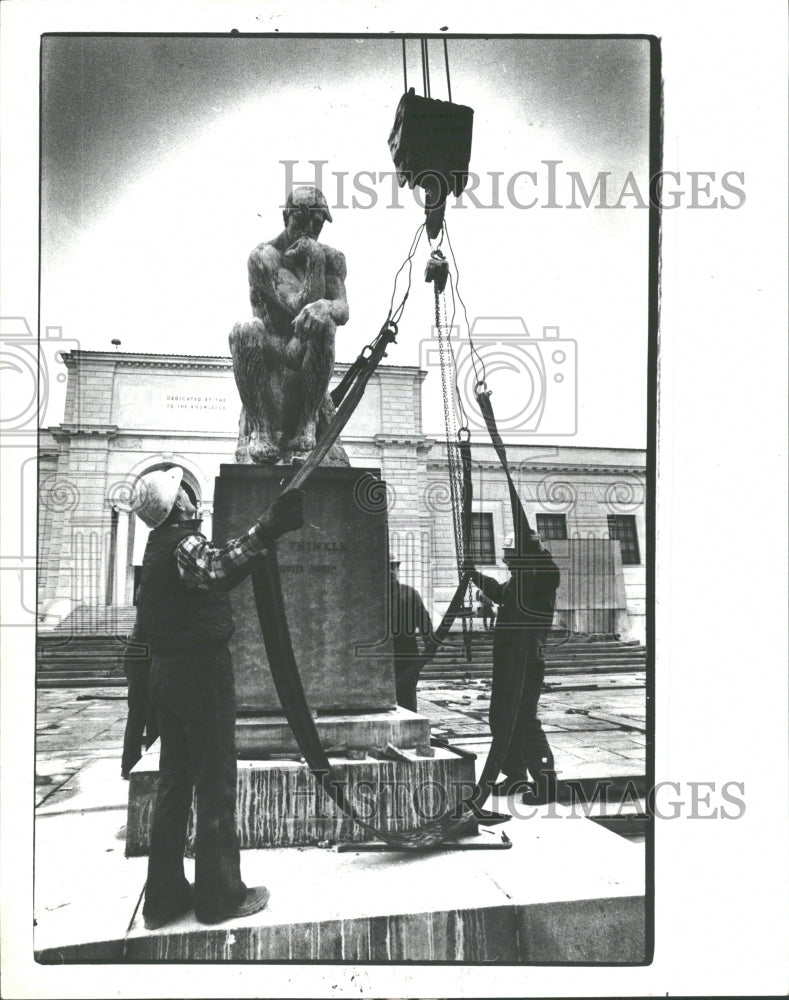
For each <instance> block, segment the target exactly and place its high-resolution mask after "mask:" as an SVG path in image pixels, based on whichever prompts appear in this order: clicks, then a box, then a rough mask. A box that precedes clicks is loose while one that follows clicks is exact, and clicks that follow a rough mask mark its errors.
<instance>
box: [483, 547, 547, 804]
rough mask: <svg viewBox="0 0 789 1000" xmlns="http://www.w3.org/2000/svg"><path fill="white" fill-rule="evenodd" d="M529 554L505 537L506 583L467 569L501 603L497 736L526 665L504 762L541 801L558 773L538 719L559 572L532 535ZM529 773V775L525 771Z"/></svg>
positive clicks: (496, 644) (494, 698)
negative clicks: (533, 788) (530, 785)
mask: <svg viewBox="0 0 789 1000" xmlns="http://www.w3.org/2000/svg"><path fill="white" fill-rule="evenodd" d="M526 552H527V554H525V555H520V556H519V555H518V554H517V553H516V550H515V548H514V547H513V546H512V539H506V540H505V543H504V550H503V555H502V558H503V561H504V564H505V565H506V567H507V569H508V570H509V571H510V578H509V580H507V582H506V583H503V584H502V583H499V582H498V581H497V580H494V579H493V578H492V577H489V576H483V575H482V574H481V573H479V572H478V571H477V570H476V569H475V568H474V566H473V564H472V563H471V562H470V561H467V563H466V565H465V568H466V569H467V570H469V571H470V572H471V578H472V580H473V582H474V583H475V584H476V586H477V587H479V589H480V590H481V591H482V592H483V593H484V594H486V595H487V596H488V597H489V598H490V600H492V601H493V602H494V603H496V604H498V605H499V613H498V617H497V620H496V627H495V630H494V633H493V685H492V690H491V697H490V717H489V718H490V728H491V732H492V733H493V735H494V737H498V738H503V737H504V736H505V735H506V732H505V730H506V726H507V721H508V719H509V718H510V706H511V704H512V699H513V696H514V693H513V672H514V671H517V670H519V669H523V670H524V671H525V672H526V674H525V677H524V685H523V693H522V695H521V699H520V707H519V709H518V714H517V717H516V719H515V724H514V726H513V729H512V737H511V739H510V744H509V747H508V749H507V753H506V756H505V757H504V760H503V762H502V767H501V769H502V771H503V772H504V774H505V775H506V776H507V778H508V779H510V781H509V782H508V784H509V783H510V782H518V781H525V780H527V777H528V775H531V777H532V779H533V780H534V781H535V782H536V785H537V798H536V801H538V802H548V801H553V800H554V799H555V798H556V771H555V770H554V760H553V754H552V753H551V748H550V746H549V745H548V740H547V739H546V736H545V733H544V732H543V729H542V725H541V724H540V720H539V718H538V717H537V705H538V702H539V700H540V693H541V690H542V681H543V677H544V676H545V659H544V655H543V651H544V645H545V639H546V637H547V634H548V632H549V631H550V628H551V624H552V622H553V611H554V605H555V603H556V591H557V589H558V587H559V581H560V573H559V568H558V567H557V565H556V563H555V562H554V561H553V559H552V558H551V554H550V552H549V551H548V550H547V549H546V548H544V547H543V546H542V545H541V544H540V541H539V538H538V536H537V535H534V534H533V535H532V536H531V539H530V541H529V543H527V546H526ZM527 772H528V774H527Z"/></svg>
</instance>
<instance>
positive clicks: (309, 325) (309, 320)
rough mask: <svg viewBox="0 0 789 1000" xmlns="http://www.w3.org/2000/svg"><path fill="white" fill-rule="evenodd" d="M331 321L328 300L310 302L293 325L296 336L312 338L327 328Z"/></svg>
mask: <svg viewBox="0 0 789 1000" xmlns="http://www.w3.org/2000/svg"><path fill="white" fill-rule="evenodd" d="M330 319H331V313H330V311H329V303H328V302H327V301H326V299H318V300H317V302H308V303H307V305H306V306H304V308H303V309H302V310H301V312H300V313H299V314H298V316H297V317H296V318H295V319H294V320H293V323H292V324H291V325H292V327H293V329H294V331H295V333H296V336H298V337H301V338H304V337H312V336H314V335H315V334H316V333H320V332H321V331H322V330H324V329H325V328H326V325H327V323H328V321H329V320H330Z"/></svg>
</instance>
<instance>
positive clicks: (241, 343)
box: [230, 186, 350, 465]
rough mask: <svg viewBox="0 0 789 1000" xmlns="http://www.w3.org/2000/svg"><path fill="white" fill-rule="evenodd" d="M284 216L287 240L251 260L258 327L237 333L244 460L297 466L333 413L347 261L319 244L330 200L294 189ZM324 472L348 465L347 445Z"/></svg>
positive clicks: (251, 324) (239, 454)
mask: <svg viewBox="0 0 789 1000" xmlns="http://www.w3.org/2000/svg"><path fill="white" fill-rule="evenodd" d="M282 217H283V219H284V222H285V229H284V230H283V231H282V232H281V233H280V234H279V236H277V237H276V239H274V240H271V241H270V242H267V243H261V244H260V245H259V246H257V247H255V249H254V250H253V251H252V253H251V254H250V255H249V265H248V266H249V298H250V302H251V304H252V312H253V315H254V319H252V320H250V321H248V322H246V323H236V325H235V326H234V327H233V330H232V332H231V334H230V353H231V355H232V357H233V371H234V373H235V377H236V385H237V386H238V392H239V395H240V396H241V405H242V409H241V419H240V421H239V433H238V447H237V449H236V461H237V462H241V463H246V464H249V463H253V464H256V465H270V464H274V463H277V462H279V463H282V464H290V463H292V462H293V461H294V460H295V461H296V462H298V461H299V460H303V459H304V458H305V457H306V456H307V455H308V454H309V452H310V451H311V450H312V449H313V448H314V446H315V439H316V433H317V434H320V432H321V429H322V428H323V427H324V426H325V425H326V423H327V422H328V421H329V420H331V418H332V416H333V414H334V406H333V404H332V401H331V398H330V397H329V395H328V393H327V388H328V385H329V379H330V378H331V375H332V371H333V370H334V334H335V331H336V329H337V327H338V326H342V325H343V324H345V323H347V322H348V302H347V300H346V297H345V273H346V271H345V257H344V256H343V254H341V253H340V251H339V250H334V249H332V248H331V247H328V246H326V245H325V244H323V243H318V236H319V235H320V232H321V229H322V228H323V225H324V222H326V221H328V222H331V221H332V217H331V213H330V212H329V206H328V204H327V202H326V199H325V198H324V196H323V194H322V193H321V192H320V191H319V190H318V188H315V187H311V186H304V187H297V188H294V190H293V191H292V192H291V193H290V194H289V195H288V200H287V203H286V206H285V210H284V212H283V213H282ZM324 464H326V465H349V464H350V463H349V462H348V457H347V455H346V454H345V450H344V448H343V447H342V445H341V444H340V443H339V441H337V442H335V444H334V445H333V447H332V449H331V451H329V453H328V455H327V456H326V458H325V459H324Z"/></svg>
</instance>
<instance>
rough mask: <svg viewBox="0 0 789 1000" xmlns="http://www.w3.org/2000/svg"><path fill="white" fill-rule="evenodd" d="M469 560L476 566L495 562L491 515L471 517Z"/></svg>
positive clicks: (473, 515)
mask: <svg viewBox="0 0 789 1000" xmlns="http://www.w3.org/2000/svg"><path fill="white" fill-rule="evenodd" d="M471 558H472V559H473V561H474V562H475V563H477V564H478V565H485V564H488V565H492V564H494V563H495V562H496V546H495V545H494V544H493V515H492V514H472V515H471Z"/></svg>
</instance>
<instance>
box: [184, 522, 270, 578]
mask: <svg viewBox="0 0 789 1000" xmlns="http://www.w3.org/2000/svg"><path fill="white" fill-rule="evenodd" d="M267 545H268V537H267V536H266V534H265V533H264V531H263V529H262V528H261V527H260V526H259V525H257V524H256V525H254V526H253V527H252V528H250V530H249V531H248V532H247V533H246V534H245V535H242V536H241V537H240V538H233V539H232V540H231V541H229V542H228V543H227V544H226V545H223V546H222V547H221V548H219V549H217V548H214V546H213V545H211V543H210V542H209V541H208V540H207V539H206V538H205V536H204V535H201V534H199V533H198V532H197V531H195V533H194V534H193V535H189V536H188V537H187V538H182V539H181V541H180V542H179V543H178V545H177V546H176V548H175V558H176V562H177V564H178V575H179V576H180V577H181V580H182V582H183V584H184V586H185V587H187V588H189V589H190V590H232V589H233V587H235V586H236V584H237V583H240V582H241V581H242V580H243V579H244V577H247V576H249V574H250V573H251V572H252V570H253V569H254V568H255V560H256V558H257V557H258V556H260V555H262V554H263V553H264V552H266V551H267Z"/></svg>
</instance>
